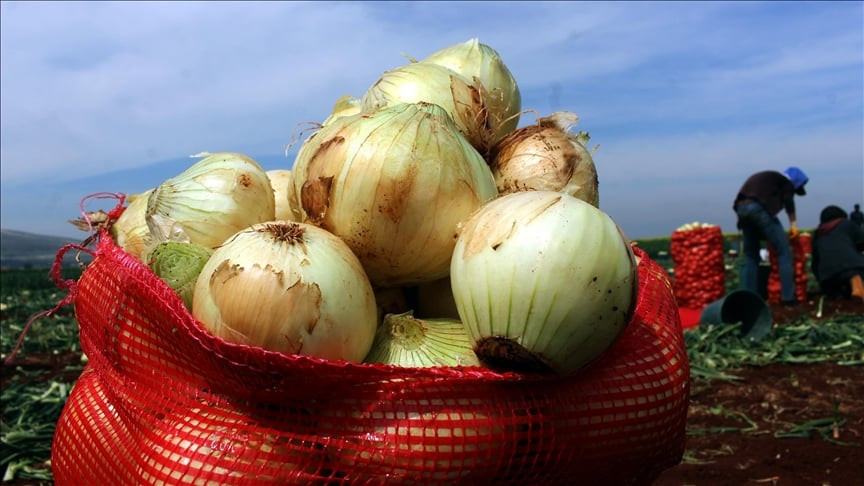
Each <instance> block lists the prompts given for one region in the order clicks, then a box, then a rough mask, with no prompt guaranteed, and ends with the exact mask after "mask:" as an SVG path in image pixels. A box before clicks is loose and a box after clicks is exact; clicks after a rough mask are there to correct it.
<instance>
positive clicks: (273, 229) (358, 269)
mask: <svg viewBox="0 0 864 486" xmlns="http://www.w3.org/2000/svg"><path fill="white" fill-rule="evenodd" d="M192 315H193V316H194V317H195V318H196V319H198V320H199V321H200V322H201V324H202V325H203V326H204V328H205V329H207V330H208V331H209V332H210V333H211V334H213V335H215V336H218V337H220V338H222V339H225V340H226V341H231V342H234V343H238V344H245V345H250V346H257V347H261V348H264V349H268V350H271V351H278V352H282V353H286V354H302V355H307V356H314V357H318V358H324V359H331V360H347V361H353V362H362V361H363V358H364V357H365V356H366V354H367V353H368V352H369V348H370V347H371V345H372V341H373V339H374V338H375V329H376V327H377V308H376V305H375V295H374V293H373V290H372V286H371V284H370V283H369V279H368V278H367V277H366V274H365V273H364V272H363V267H362V266H361V265H360V262H359V261H358V260H357V257H356V256H355V255H354V254H353V253H352V252H351V250H350V249H349V248H348V246H347V245H345V243H344V242H343V241H342V240H341V239H339V238H337V237H336V236H334V235H333V234H331V233H329V232H327V231H325V230H323V229H321V228H318V227H316V226H312V225H308V224H304V223H296V222H290V221H273V222H268V223H260V224H256V225H253V226H251V227H250V228H248V229H246V230H243V231H240V232H238V233H237V234H235V235H233V236H231V237H230V238H229V239H228V240H227V241H226V242H225V243H224V244H223V245H222V246H220V247H219V248H217V249H216V250H215V251H214V252H213V255H212V256H211V257H210V259H209V260H208V261H207V264H206V265H205V266H204V268H203V269H202V270H201V274H200V275H199V276H198V281H197V284H196V286H195V295H194V298H193V303H192Z"/></svg>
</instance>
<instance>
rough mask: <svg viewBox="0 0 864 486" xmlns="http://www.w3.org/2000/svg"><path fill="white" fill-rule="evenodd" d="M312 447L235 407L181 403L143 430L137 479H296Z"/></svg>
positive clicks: (215, 481)
mask: <svg viewBox="0 0 864 486" xmlns="http://www.w3.org/2000/svg"><path fill="white" fill-rule="evenodd" d="M292 435H293V434H292ZM314 447H315V443H314V442H306V441H302V440H301V439H299V438H292V436H289V435H288V434H286V433H285V432H284V428H283V426H282V424H280V427H279V428H273V427H271V426H269V425H268V424H266V423H261V422H259V421H258V420H257V419H255V418H254V417H252V416H251V415H247V414H245V413H243V412H240V411H237V410H220V411H219V412H218V413H216V412H213V411H210V410H201V409H198V408H190V409H183V410H179V411H177V412H174V413H172V414H169V415H168V416H166V417H165V418H164V419H163V420H161V421H159V422H158V423H157V425H156V427H155V428H154V429H152V430H147V431H145V433H144V435H143V437H142V438H141V448H142V453H141V458H140V460H139V461H137V464H138V467H137V471H136V476H138V479H139V482H138V483H137V484H153V485H159V486H167V485H174V484H196V485H211V484H213V485H216V484H277V483H279V484H284V483H285V481H287V480H288V479H294V480H297V481H298V483H297V484H301V483H300V482H299V480H300V479H301V478H304V476H311V475H312V473H313V472H314V470H312V469H313V465H314V461H312V460H310V458H311V457H313V456H314V454H315V451H314ZM304 469H307V470H304ZM307 479H308V478H307Z"/></svg>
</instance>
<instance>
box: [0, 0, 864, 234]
mask: <svg viewBox="0 0 864 486" xmlns="http://www.w3.org/2000/svg"><path fill="white" fill-rule="evenodd" d="M862 25H864V3H862V2H764V3H763V2H633V3H629V2H598V3H594V2H540V1H532V2H428V3H427V2H410V3H407V2H406V3H403V2H380V3H379V2H344V3H342V2H308V3H306V2H284V3H281V2H263V3H254V2H245V3H231V2H217V3H206V2H192V3H183V2H153V3H147V2H118V3H110V2H94V3H85V2H58V3H48V2H8V1H3V2H2V6H0V36H2V46H0V62H2V69H0V81H2V83H0V89H2V100H0V115H2V117H0V162H2V177H0V197H2V204H0V210H2V217H0V220H2V227H3V228H4V229H16V230H22V231H31V232H36V233H45V234H53V235H60V236H70V237H75V238H79V239H81V238H80V237H83V236H85V235H84V234H83V233H81V232H79V231H78V230H76V229H74V228H73V227H72V226H71V225H69V224H68V223H67V220H68V219H72V218H75V217H77V216H78V215H79V202H80V200H81V198H82V197H84V196H86V195H88V194H92V193H97V192H124V193H128V194H134V193H137V192H143V191H144V190H146V189H149V188H150V187H153V186H155V185H157V184H158V183H159V182H161V181H162V180H163V179H165V178H168V177H171V176H173V175H176V174H177V173H179V172H182V171H183V170H184V169H185V168H186V167H187V166H188V165H190V164H191V159H189V158H188V155H191V154H194V153H198V152H201V151H210V152H216V151H233V152H242V153H245V154H247V155H250V156H251V157H253V158H255V159H256V160H258V161H259V162H260V163H261V164H262V165H263V166H264V167H265V168H266V169H268V170H269V169H276V168H291V165H292V163H293V155H294V153H295V152H296V148H295V149H294V150H293V151H292V152H291V153H289V156H286V155H285V152H284V149H285V145H286V143H289V142H290V141H291V140H292V137H293V136H294V134H295V132H296V131H297V130H298V129H299V128H298V127H300V126H301V125H302V124H303V123H305V122H310V121H322V120H323V119H324V118H326V117H327V115H329V113H330V110H331V108H332V105H333V103H334V102H335V101H336V99H338V98H339V97H340V96H342V95H343V94H350V95H353V96H358V97H359V96H361V95H362V94H363V93H364V92H365V91H366V89H368V88H369V87H370V86H371V85H372V84H373V83H374V82H375V81H376V80H377V79H378V77H379V76H380V75H381V74H383V73H384V72H385V71H387V70H389V69H393V68H395V67H397V66H400V65H402V64H405V63H406V62H407V61H406V59H405V58H404V57H403V53H404V54H407V55H410V56H412V57H414V58H418V59H419V58H423V57H425V56H427V55H428V54H431V53H432V52H434V51H437V50H439V49H441V48H443V47H447V46H449V45H452V44H456V43H459V42H463V41H466V40H468V39H470V38H474V37H476V38H478V39H479V40H480V42H482V43H485V44H488V45H490V46H491V47H493V48H494V49H496V50H497V51H498V52H499V54H500V55H501V57H502V59H503V60H504V62H505V63H506V64H507V66H508V67H509V68H510V70H511V72H512V73H513V74H514V76H515V78H516V80H517V82H518V84H519V87H520V91H521V93H522V107H523V109H532V110H536V112H537V113H539V114H540V115H541V116H545V115H548V114H550V113H552V112H554V111H559V110H568V111H572V112H575V113H577V114H578V115H579V116H580V122H579V125H577V129H580V130H585V131H588V132H589V133H590V134H591V143H590V145H592V146H593V145H594V144H597V145H599V148H598V150H597V152H596V153H595V156H594V158H595V163H596V165H597V170H598V173H599V178H600V207H601V209H603V210H604V211H605V212H607V213H608V214H609V215H610V216H612V218H613V219H615V220H616V221H617V222H618V223H619V225H620V226H621V227H622V228H623V229H624V231H625V233H627V234H628V236H630V237H633V238H644V237H650V236H664V235H668V234H670V233H671V232H672V231H674V230H675V228H677V227H678V226H680V225H681V224H684V223H687V222H691V221H702V222H708V223H713V224H719V225H720V226H722V227H723V229H724V231H727V232H734V231H735V220H734V214H733V213H732V210H731V201H732V199H733V197H734V195H735V193H736V192H737V189H738V187H739V186H740V184H741V182H742V181H743V180H744V179H745V178H746V177H747V176H748V175H749V174H750V173H752V172H755V171H758V170H764V169H776V170H782V169H783V168H785V167H786V166H788V165H797V166H799V167H801V168H802V169H804V171H805V172H806V173H807V174H808V175H809V176H810V183H809V184H808V186H807V188H808V195H807V196H805V197H803V198H800V199H798V202H797V204H798V219H799V225H800V226H801V227H803V228H808V227H813V226H815V225H816V224H817V223H818V215H819V211H821V209H822V208H823V207H824V206H826V205H828V204H837V205H840V206H842V207H844V208H847V210H849V209H851V207H852V205H853V204H854V203H864V28H862ZM533 119H534V115H532V114H526V115H523V116H522V118H521V122H520V124H521V125H525V124H528V123H531V122H532V121H533ZM100 207H102V208H105V207H107V206H106V205H105V203H100V202H94V203H91V204H88V206H87V207H86V208H87V209H98V208H100ZM781 221H783V223H784V225H785V224H786V223H787V220H786V218H785V216H781Z"/></svg>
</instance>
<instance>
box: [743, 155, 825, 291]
mask: <svg viewBox="0 0 864 486" xmlns="http://www.w3.org/2000/svg"><path fill="white" fill-rule="evenodd" d="M808 181H809V179H808V177H807V175H806V174H805V173H804V171H802V170H801V169H799V168H798V167H788V168H786V170H784V171H783V172H777V171H773V170H767V171H762V172H757V173H755V174H753V175H751V176H750V177H749V178H747V180H746V181H744V184H743V185H742V186H741V189H739V190H738V195H737V196H736V197H735V202H734V203H733V208H734V210H735V213H736V214H737V215H738V228H739V229H740V230H741V240H742V246H743V248H742V252H743V254H744V268H743V270H742V273H741V275H740V276H739V277H740V286H741V287H742V288H745V289H747V290H750V291H752V292H756V293H758V292H759V290H758V279H759V277H758V271H759V258H760V257H759V250H760V249H761V241H762V240H765V241H767V242H768V243H769V244H770V245H771V246H773V247H774V251H775V252H776V255H777V266H778V273H779V276H780V287H781V288H780V295H781V299H782V301H783V303H784V304H786V305H795V304H797V303H798V302H797V300H796V297H795V267H794V262H793V261H792V247H791V246H790V245H789V238H790V237H791V238H797V237H798V220H797V219H796V217H795V195H796V194H797V195H799V196H803V195H805V194H807V191H806V190H805V188H804V186H805V185H806V184H807V182H808ZM781 210H785V211H786V215H787V216H788V217H789V235H788V236H787V234H786V231H785V230H784V229H783V225H782V224H781V223H780V219H779V218H778V217H777V215H778V214H779V213H780V211H781Z"/></svg>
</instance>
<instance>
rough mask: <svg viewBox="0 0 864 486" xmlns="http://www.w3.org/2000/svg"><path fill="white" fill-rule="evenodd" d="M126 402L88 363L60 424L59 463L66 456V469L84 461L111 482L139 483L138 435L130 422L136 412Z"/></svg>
mask: <svg viewBox="0 0 864 486" xmlns="http://www.w3.org/2000/svg"><path fill="white" fill-rule="evenodd" d="M122 404H123V402H122V401H121V400H118V397H117V394H116V392H115V390H112V389H111V388H110V387H109V386H106V385H105V384H104V383H103V381H102V379H101V378H100V375H99V373H97V372H96V371H95V368H94V367H93V366H91V365H87V366H85V368H84V370H83V371H82V373H81V375H80V376H79V377H78V379H77V381H76V382H75V385H74V387H73V388H72V391H71V392H70V394H69V399H68V400H67V401H66V404H65V406H64V408H63V413H62V414H61V415H60V417H59V419H58V422H57V424H56V432H55V435H54V443H53V445H54V447H55V448H56V449H55V450H54V457H53V460H54V461H55V464H56V465H59V462H61V461H59V460H58V459H60V458H59V457H58V456H63V458H62V459H63V460H62V462H63V463H65V464H64V467H63V469H68V468H69V467H73V468H74V467H76V466H80V465H82V464H83V465H86V467H87V468H88V470H90V471H93V472H94V475H99V476H101V477H102V478H103V479H107V480H109V483H110V484H135V481H134V479H135V478H134V477H132V473H133V471H134V470H135V465H136V464H137V459H138V458H137V457H136V456H135V455H133V453H132V451H134V450H135V449H134V445H135V444H136V441H137V436H136V434H135V433H134V432H133V431H132V429H131V428H130V427H129V426H128V425H127V424H130V423H132V419H134V416H133V415H132V414H130V413H129V411H128V410H127V409H125V408H124V407H123V406H122ZM73 470H74V469H73ZM58 481H59V478H58Z"/></svg>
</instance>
